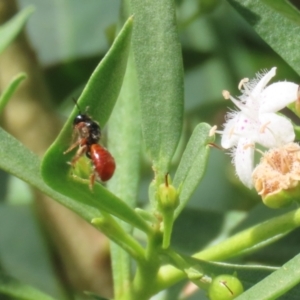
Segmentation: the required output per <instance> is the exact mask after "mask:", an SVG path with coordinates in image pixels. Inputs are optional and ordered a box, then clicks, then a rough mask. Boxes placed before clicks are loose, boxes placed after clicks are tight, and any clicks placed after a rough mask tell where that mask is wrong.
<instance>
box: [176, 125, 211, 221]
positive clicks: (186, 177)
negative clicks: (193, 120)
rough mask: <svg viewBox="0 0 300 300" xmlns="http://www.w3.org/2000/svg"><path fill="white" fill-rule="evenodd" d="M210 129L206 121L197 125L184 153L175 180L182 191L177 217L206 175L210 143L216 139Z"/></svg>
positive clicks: (180, 191)
mask: <svg viewBox="0 0 300 300" xmlns="http://www.w3.org/2000/svg"><path fill="white" fill-rule="evenodd" d="M210 129H211V127H210V126H209V125H208V124H206V123H201V124H199V125H197V126H196V128H195V129H194V131H193V134H192V136H191V138H190V140H189V142H188V144H187V146H186V149H185V150H184V153H183V155H182V158H181V161H180V163H179V166H178V169H177V171H176V173H175V177H174V181H173V185H174V186H175V187H176V188H177V189H179V193H180V194H179V200H180V204H179V206H178V207H177V209H176V210H175V217H177V216H178V215H179V213H180V212H181V211H182V209H183V208H184V207H185V205H186V203H187V201H188V200H189V199H190V197H191V195H192V193H193V192H194V190H195V189H196V187H197V185H198V184H199V182H200V181H201V179H202V177H203V175H204V172H205V168H206V163H207V159H208V154H209V148H210V147H209V145H208V143H212V142H213V140H214V137H210V136H209V130H210Z"/></svg>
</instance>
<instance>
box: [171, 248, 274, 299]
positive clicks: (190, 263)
mask: <svg viewBox="0 0 300 300" xmlns="http://www.w3.org/2000/svg"><path fill="white" fill-rule="evenodd" d="M167 252H168V251H166V255H168V253H167ZM170 259H171V261H172V264H174V266H175V267H176V268H178V269H180V270H182V271H183V272H185V273H186V274H187V275H188V277H189V272H190V273H194V274H195V276H196V274H197V273H198V274H199V276H200V277H201V276H208V277H215V276H217V275H222V274H228V275H235V276H236V277H237V278H238V279H239V280H240V281H242V283H243V286H244V288H245V289H248V288H250V287H252V286H254V285H255V284H256V283H257V282H259V281H261V280H262V279H264V278H266V277H267V276H269V275H270V274H271V273H273V272H274V271H276V270H278V267H270V266H261V265H238V264H229V263H221V262H209V261H205V260H201V259H195V258H193V257H189V256H186V255H180V256H178V257H176V256H174V255H171V256H170ZM257 299H258V298H257Z"/></svg>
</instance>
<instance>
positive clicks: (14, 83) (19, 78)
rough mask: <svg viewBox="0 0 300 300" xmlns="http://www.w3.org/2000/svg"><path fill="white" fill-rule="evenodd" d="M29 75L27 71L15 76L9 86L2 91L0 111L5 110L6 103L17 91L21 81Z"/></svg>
mask: <svg viewBox="0 0 300 300" xmlns="http://www.w3.org/2000/svg"><path fill="white" fill-rule="evenodd" d="M26 77H27V75H26V74H25V73H20V74H18V75H17V76H15V77H14V78H13V79H12V81H11V82H10V83H9V86H8V87H7V88H6V89H5V90H4V91H3V92H2V94H1V95H0V112H2V111H3V109H4V107H5V105H6V104H7V102H8V101H9V99H10V98H11V96H12V95H13V93H14V92H15V91H16V89H17V88H18V86H19V85H20V83H21V82H22V81H23V80H24V79H25V78H26Z"/></svg>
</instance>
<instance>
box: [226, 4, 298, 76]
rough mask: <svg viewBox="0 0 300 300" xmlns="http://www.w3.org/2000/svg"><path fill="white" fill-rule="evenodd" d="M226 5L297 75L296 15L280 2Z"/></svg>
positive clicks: (289, 6) (293, 10) (290, 7)
mask: <svg viewBox="0 0 300 300" xmlns="http://www.w3.org/2000/svg"><path fill="white" fill-rule="evenodd" d="M228 2H229V3H230V4H232V6H233V7H234V8H235V9H236V10H237V11H238V12H239V13H240V14H241V15H242V16H243V17H244V18H245V19H246V20H247V21H248V22H249V23H250V25H252V26H253V28H254V29H255V30H256V31H257V33H258V34H259V35H260V36H261V37H262V38H263V39H264V40H265V41H266V43H267V44H269V45H270V46H271V47H272V48H273V50H274V51H276V52H277V53H278V54H279V55H280V56H281V57H282V58H283V59H284V60H285V61H286V62H287V63H288V64H289V65H290V66H291V67H292V68H293V69H294V70H296V71H297V73H298V74H300V52H299V51H298V48H299V45H300V35H299V34H298V32H299V28H300V27H299V26H300V13H299V11H297V10H296V9H294V8H293V7H292V6H291V5H290V4H288V3H287V2H286V1H283V0H280V1H269V0H268V1H267V0H265V1H259V0H228ZM266 3H267V4H266ZM274 29H276V30H274Z"/></svg>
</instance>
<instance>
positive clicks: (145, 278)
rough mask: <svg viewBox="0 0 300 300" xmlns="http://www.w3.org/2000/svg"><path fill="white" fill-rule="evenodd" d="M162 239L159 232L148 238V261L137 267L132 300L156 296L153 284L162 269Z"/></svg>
mask: <svg viewBox="0 0 300 300" xmlns="http://www.w3.org/2000/svg"><path fill="white" fill-rule="evenodd" d="M161 238H162V237H161V233H160V232H159V231H157V232H156V233H155V234H153V235H151V236H148V247H147V252H146V261H145V262H142V263H139V264H138V266H137V271H136V276H135V278H134V282H133V293H132V299H131V300H147V299H149V298H150V296H151V295H153V294H154V291H153V283H154V281H155V278H156V276H157V272H158V270H159V267H160V260H159V252H160V249H161Z"/></svg>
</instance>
